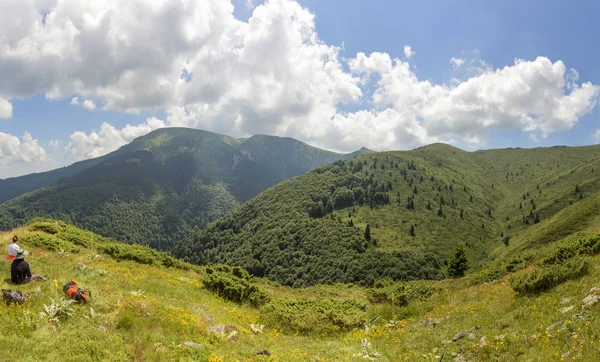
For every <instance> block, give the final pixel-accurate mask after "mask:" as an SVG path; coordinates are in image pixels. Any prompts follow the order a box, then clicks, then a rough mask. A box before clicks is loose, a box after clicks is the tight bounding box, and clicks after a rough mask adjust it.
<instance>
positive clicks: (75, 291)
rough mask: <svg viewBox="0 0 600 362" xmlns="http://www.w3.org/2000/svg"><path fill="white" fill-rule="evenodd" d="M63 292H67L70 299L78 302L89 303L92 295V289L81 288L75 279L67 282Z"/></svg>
mask: <svg viewBox="0 0 600 362" xmlns="http://www.w3.org/2000/svg"><path fill="white" fill-rule="evenodd" d="M63 292H65V294H66V295H67V297H69V299H73V301H75V302H76V303H87V301H88V298H89V297H91V296H92V292H91V291H89V290H83V289H81V288H79V287H78V286H77V283H75V282H74V281H73V280H71V281H70V282H69V283H67V284H65V286H64V287H63Z"/></svg>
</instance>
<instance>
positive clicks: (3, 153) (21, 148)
mask: <svg viewBox="0 0 600 362" xmlns="http://www.w3.org/2000/svg"><path fill="white" fill-rule="evenodd" d="M47 161H49V160H48V158H47V157H46V151H44V149H43V148H42V147H41V146H40V145H39V143H38V141H37V140H35V139H33V137H32V136H31V134H30V133H29V132H27V131H25V132H24V133H23V137H21V139H19V137H17V136H13V135H11V134H8V133H4V132H0V177H2V178H4V177H10V176H14V175H17V174H20V172H19V171H18V169H19V168H21V167H22V166H23V164H32V165H34V166H35V165H36V164H40V163H43V162H47Z"/></svg>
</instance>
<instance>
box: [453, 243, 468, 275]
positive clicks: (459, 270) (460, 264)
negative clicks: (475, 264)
mask: <svg viewBox="0 0 600 362" xmlns="http://www.w3.org/2000/svg"><path fill="white" fill-rule="evenodd" d="M468 268H469V260H468V259H467V253H466V252H465V249H464V247H463V246H462V245H461V246H458V247H457V248H456V250H455V251H454V258H453V259H452V260H450V263H449V264H448V276H449V277H451V278H458V277H462V276H464V275H465V271H467V269H468Z"/></svg>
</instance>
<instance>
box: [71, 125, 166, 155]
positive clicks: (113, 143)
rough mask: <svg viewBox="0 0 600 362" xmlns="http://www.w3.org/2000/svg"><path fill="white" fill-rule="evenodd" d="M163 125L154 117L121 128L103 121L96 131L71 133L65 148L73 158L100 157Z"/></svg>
mask: <svg viewBox="0 0 600 362" xmlns="http://www.w3.org/2000/svg"><path fill="white" fill-rule="evenodd" d="M164 126H165V123H164V122H163V121H161V120H160V119H158V118H155V117H152V118H148V119H147V120H146V122H145V123H142V124H139V125H137V126H132V125H129V124H128V125H126V126H125V127H123V128H121V129H117V128H115V127H114V126H113V125H111V124H109V123H106V122H104V123H102V125H101V126H100V130H99V131H98V132H96V131H92V132H90V134H89V135H88V134H85V133H84V132H75V133H73V134H72V135H71V136H70V142H69V144H68V145H67V147H65V150H66V151H67V152H68V153H69V154H71V155H72V156H73V157H74V158H75V159H86V158H93V157H100V156H102V155H105V154H107V153H109V152H112V151H114V150H116V149H118V148H119V147H121V146H123V145H126V144H127V143H129V142H131V141H133V140H134V139H136V138H138V137H141V136H143V135H145V134H148V133H150V132H151V131H154V130H156V129H159V128H163V127H164Z"/></svg>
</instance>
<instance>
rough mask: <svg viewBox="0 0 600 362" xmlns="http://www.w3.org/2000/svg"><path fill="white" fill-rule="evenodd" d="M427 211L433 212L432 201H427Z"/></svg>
mask: <svg viewBox="0 0 600 362" xmlns="http://www.w3.org/2000/svg"><path fill="white" fill-rule="evenodd" d="M427 210H431V201H427Z"/></svg>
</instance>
